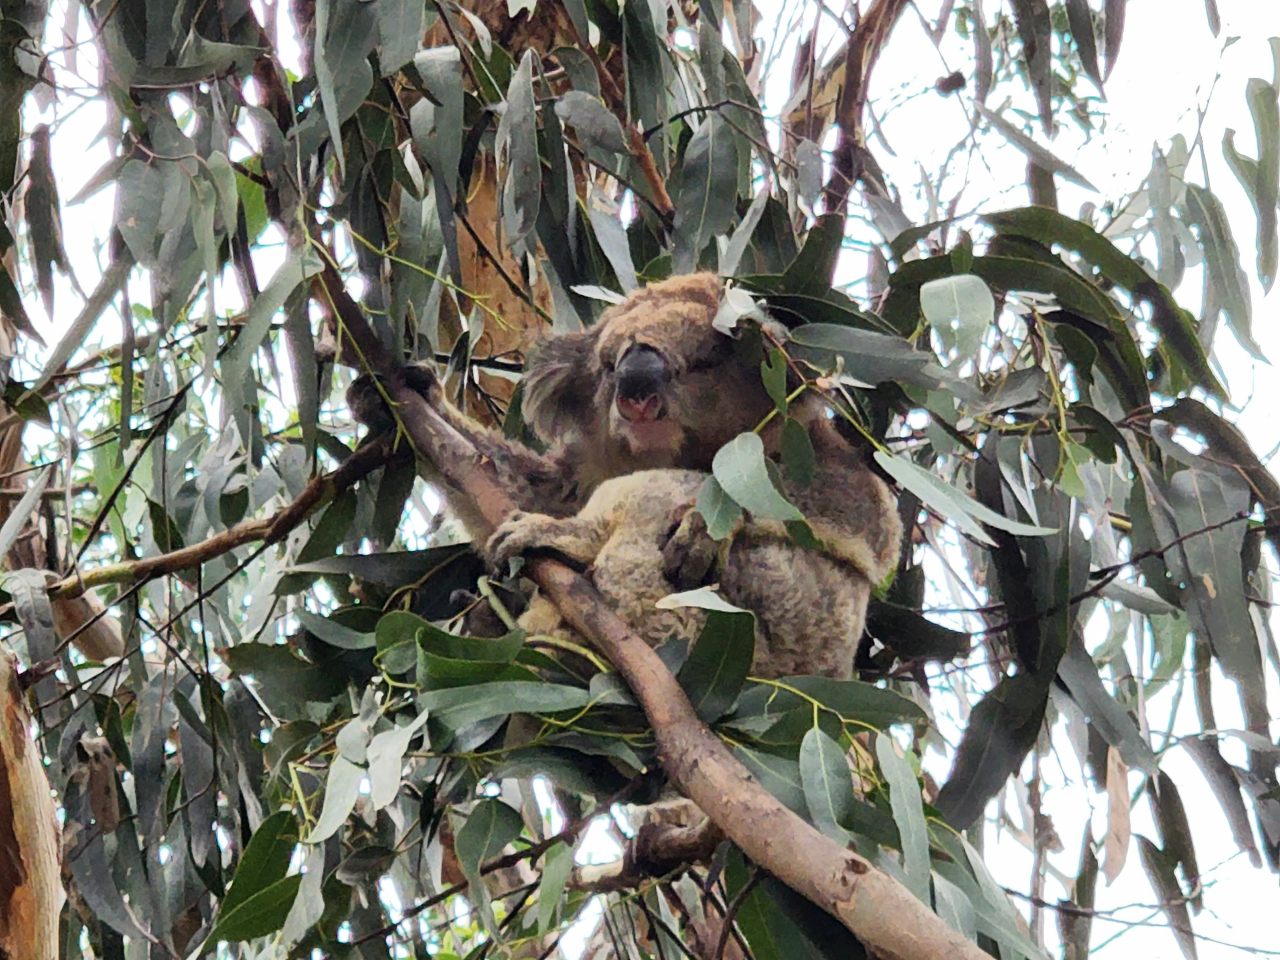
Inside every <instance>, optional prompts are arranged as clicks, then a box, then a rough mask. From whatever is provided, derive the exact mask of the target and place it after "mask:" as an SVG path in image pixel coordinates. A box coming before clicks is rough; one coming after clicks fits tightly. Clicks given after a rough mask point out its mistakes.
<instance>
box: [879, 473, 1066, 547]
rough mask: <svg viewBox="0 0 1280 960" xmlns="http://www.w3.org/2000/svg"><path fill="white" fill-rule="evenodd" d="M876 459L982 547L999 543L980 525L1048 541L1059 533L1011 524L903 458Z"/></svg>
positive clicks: (1012, 521)
mask: <svg viewBox="0 0 1280 960" xmlns="http://www.w3.org/2000/svg"><path fill="white" fill-rule="evenodd" d="M875 456H876V463H878V464H880V466H881V467H882V468H883V469H884V471H885V472H886V473H888V474H889V476H891V477H893V479H894V480H896V481H898V483H900V484H902V485H903V486H904V487H906V488H907V489H908V490H910V491H911V492H912V493H914V494H915V495H916V496H917V497H919V498H920V499H921V500H922V501H923V502H924V503H925V504H926V505H928V506H929V507H932V508H933V509H934V510H936V511H938V513H940V514H941V515H942V516H944V517H946V518H947V519H948V520H952V521H954V522H955V524H956V526H958V527H959V528H960V529H961V530H963V531H964V532H965V533H967V534H969V535H970V536H971V537H973V538H974V539H976V540H978V541H979V542H980V543H985V544H987V545H988V546H992V545H994V543H995V541H993V540H992V539H991V538H990V537H989V536H987V534H986V531H984V530H983V529H982V527H980V526H979V525H978V524H979V522H981V523H985V524H987V525H988V526H992V527H996V528H997V529H1000V530H1006V531H1008V532H1009V533H1012V534H1016V535H1017V536H1022V537H1044V536H1048V535H1049V534H1052V533H1057V532H1058V531H1057V529H1056V528H1049V527H1038V526H1033V525H1031V524H1029V523H1019V522H1018V521H1016V520H1010V519H1009V518H1008V517H1005V516H1002V515H1001V514H998V513H996V512H995V511H994V510H991V509H989V508H988V507H986V506H984V505H983V504H981V503H979V502H978V501H977V500H974V499H973V498H972V497H968V496H965V495H964V494H963V493H961V492H960V491H959V490H957V489H956V488H955V487H953V486H952V485H951V484H949V483H946V482H945V481H943V480H942V479H941V478H939V477H937V476H935V475H934V474H933V473H931V472H930V471H928V470H925V469H924V468H923V467H920V466H918V465H916V464H915V463H912V462H911V461H910V460H907V459H904V458H903V457H894V456H890V455H889V454H887V453H885V452H884V451H882V450H877V451H876V455H875Z"/></svg>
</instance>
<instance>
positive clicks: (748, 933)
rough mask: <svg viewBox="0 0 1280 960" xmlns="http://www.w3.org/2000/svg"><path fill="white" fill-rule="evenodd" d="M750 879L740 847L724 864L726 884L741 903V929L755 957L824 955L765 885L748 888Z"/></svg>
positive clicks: (777, 959) (810, 959) (784, 959)
mask: <svg viewBox="0 0 1280 960" xmlns="http://www.w3.org/2000/svg"><path fill="white" fill-rule="evenodd" d="M748 880H749V874H748V872H747V861H746V858H745V857H744V856H743V855H742V851H740V850H739V849H738V848H737V847H734V848H732V850H731V851H730V853H729V859H728V861H727V863H726V865H725V884H726V887H727V889H728V891H729V894H730V896H732V897H734V898H735V900H736V898H737V897H742V899H741V901H740V902H738V915H737V921H738V928H739V929H740V930H741V931H742V935H743V938H744V939H745V940H746V941H747V945H748V946H749V947H750V948H751V956H752V957H754V958H755V960H820V958H821V956H822V955H821V954H819V953H818V952H817V951H816V950H814V948H813V945H812V944H810V943H809V941H808V940H807V939H806V938H805V936H804V934H803V933H802V932H801V931H800V930H799V929H798V928H797V927H796V925H795V924H794V923H792V922H791V921H790V920H789V919H787V917H786V915H785V914H783V912H782V910H781V908H780V907H779V906H778V903H777V902H776V901H775V900H774V899H773V898H772V897H770V896H769V894H768V893H766V892H765V890H764V889H763V888H764V884H763V883H761V884H758V885H757V886H756V887H755V888H754V889H752V890H749V891H745V893H744V888H745V887H746V885H747V882H748Z"/></svg>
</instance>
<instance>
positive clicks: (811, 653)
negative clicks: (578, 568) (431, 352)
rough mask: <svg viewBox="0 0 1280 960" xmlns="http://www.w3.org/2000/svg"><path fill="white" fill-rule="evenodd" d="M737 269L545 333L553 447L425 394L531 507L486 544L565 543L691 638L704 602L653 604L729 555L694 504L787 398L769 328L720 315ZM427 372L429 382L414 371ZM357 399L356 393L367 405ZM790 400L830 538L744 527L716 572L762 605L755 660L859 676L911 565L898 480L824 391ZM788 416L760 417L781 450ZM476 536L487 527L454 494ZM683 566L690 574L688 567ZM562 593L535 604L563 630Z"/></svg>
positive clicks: (545, 413)
mask: <svg viewBox="0 0 1280 960" xmlns="http://www.w3.org/2000/svg"><path fill="white" fill-rule="evenodd" d="M722 290H723V285H722V282H721V281H720V280H719V278H718V277H716V276H714V275H712V274H695V275H691V276H684V277H677V278H674V279H672V280H667V281H664V282H661V283H656V284H653V285H651V286H649V287H648V288H646V289H644V290H640V291H637V292H636V293H634V294H632V295H631V296H630V297H628V298H627V300H626V301H625V302H624V303H621V304H619V305H617V306H616V307H613V308H611V309H610V310H608V311H606V312H605V314H604V315H603V316H602V317H601V319H600V320H599V322H598V323H596V325H595V326H593V327H591V328H590V329H588V330H585V331H582V332H579V333H572V334H563V335H560V336H557V337H552V338H550V339H549V340H547V341H546V342H545V343H544V344H543V345H542V346H541V347H540V348H539V349H538V350H536V351H535V352H534V353H533V355H532V356H531V357H530V358H529V361H528V364H527V365H526V366H527V372H526V374H525V379H524V401H523V411H524V416H525V421H526V423H527V424H528V425H529V426H530V428H531V429H532V430H533V432H534V433H535V434H536V435H537V436H538V437H539V438H540V439H541V440H543V441H545V442H546V443H547V444H548V446H549V450H548V452H547V453H545V454H540V453H537V452H535V451H533V450H530V449H529V448H527V447H525V446H523V445H521V444H518V443H513V442H511V441H509V440H507V439H506V438H504V437H502V436H501V435H500V434H498V433H497V432H495V431H493V430H489V429H487V428H484V427H481V426H479V425H478V424H476V423H474V422H473V421H471V420H470V419H469V418H467V417H466V416H465V415H464V414H462V413H461V412H459V411H458V410H456V409H455V408H453V407H452V406H450V405H448V404H447V403H445V402H444V401H443V399H442V397H441V395H440V391H439V389H438V387H436V386H433V387H432V388H431V389H429V390H424V391H423V392H424V394H425V395H426V396H427V397H428V400H429V401H430V402H431V403H433V404H434V405H435V406H436V407H437V409H439V410H441V412H442V413H443V414H444V415H445V416H446V418H447V419H448V420H449V421H450V422H451V423H452V424H453V426H454V427H455V428H456V429H458V430H459V431H461V432H462V433H464V434H465V435H466V436H467V437H468V438H469V439H470V440H471V441H472V443H474V444H475V445H476V447H477V448H478V449H479V450H480V452H481V453H483V454H484V455H485V456H487V457H488V458H489V459H490V460H491V461H492V462H493V464H494V466H495V467H496V469H497V470H498V473H499V476H500V478H501V479H502V480H503V481H504V482H505V483H506V484H507V486H508V489H510V490H511V491H513V494H514V496H515V499H516V500H517V503H518V505H519V507H520V510H521V511H522V512H521V513H520V514H517V515H515V516H513V517H512V518H510V519H509V520H508V521H507V522H506V523H505V524H503V525H502V527H500V528H499V530H498V531H497V533H496V534H494V536H493V538H492V539H491V540H490V541H489V552H490V558H491V559H493V560H503V559H506V558H507V557H510V556H514V555H516V554H518V553H522V552H527V551H533V550H551V551H554V552H557V553H559V554H561V555H563V556H566V557H568V558H570V559H572V560H574V561H577V562H578V563H580V564H583V565H585V566H586V567H587V568H588V574H589V575H590V576H591V578H592V579H593V581H594V582H595V584H596V586H597V588H598V589H600V591H601V592H602V594H603V595H604V596H605V597H606V599H607V600H608V601H609V602H610V603H611V604H612V605H613V606H614V608H615V609H616V610H617V611H618V612H619V614H620V615H621V616H622V617H623V619H625V620H626V621H627V622H628V623H629V624H630V625H631V626H632V627H633V629H635V630H636V631H637V632H638V633H640V634H641V635H642V636H643V637H644V638H645V639H646V640H648V641H649V642H650V643H655V642H658V641H660V640H661V639H664V638H665V637H666V636H668V635H670V634H672V633H675V634H678V635H683V636H688V637H690V638H691V639H692V637H694V636H696V633H697V630H698V628H699V627H700V625H701V622H702V619H703V617H704V615H703V613H702V612H701V611H699V610H696V609H690V608H685V609H678V610H659V609H657V608H656V607H655V606H654V602H655V601H656V600H658V599H660V598H661V597H662V596H664V595H666V594H668V593H671V592H674V591H675V590H678V589H681V588H683V587H687V586H689V585H691V584H689V583H688V582H687V581H688V579H690V578H689V577H687V576H685V577H682V576H680V573H681V572H685V573H687V572H688V571H689V570H690V569H692V570H694V571H695V572H694V574H693V576H692V579H694V580H696V579H698V576H699V574H700V572H701V571H702V570H705V569H707V567H708V566H709V565H711V562H712V561H713V560H714V559H715V554H716V553H717V551H716V549H715V546H714V544H711V543H710V541H708V540H707V539H706V536H705V531H704V530H703V529H700V528H699V524H698V520H699V518H698V516H697V514H691V513H690V508H691V507H692V506H693V503H694V501H695V500H696V497H697V493H698V489H699V487H700V486H701V485H702V483H703V482H704V480H705V478H706V475H707V472H708V471H709V470H710V469H711V461H712V459H713V457H714V456H715V454H716V452H717V451H718V450H719V449H720V447H721V446H722V445H723V444H725V443H726V442H728V441H729V440H732V439H733V438H734V437H736V436H737V435H738V434H740V433H742V432H744V431H747V430H752V429H754V428H755V427H756V426H757V425H758V424H759V423H760V422H761V421H762V420H763V419H764V418H765V416H766V415H767V414H768V412H769V411H770V410H772V409H773V401H772V400H771V399H770V397H769V396H768V394H767V393H766V391H765V389H764V385H763V382H762V381H761V377H760V361H761V359H762V357H763V350H762V347H761V343H760V338H759V337H758V336H757V337H750V336H742V337H739V338H735V337H731V336H728V335H726V334H724V333H722V332H720V331H719V330H717V329H715V327H714V326H713V325H712V321H713V319H714V317H715V316H716V313H717V311H718V309H719V306H720V297H721V293H722ZM633 347H647V348H649V350H651V351H655V352H656V353H657V355H658V356H659V357H660V358H661V360H662V366H663V370H664V376H663V379H662V382H661V385H660V387H659V388H656V389H657V392H656V397H657V400H656V407H655V409H656V410H657V414H656V415H654V416H648V415H646V417H644V418H640V420H639V421H638V422H637V421H634V420H629V419H628V418H627V417H626V416H625V415H624V413H623V412H621V411H622V409H623V406H624V405H623V404H622V403H621V402H620V398H619V394H618V384H617V376H616V373H615V371H616V369H617V367H618V363H619V361H620V360H621V359H622V358H623V357H624V356H625V355H626V353H627V351H628V350H629V349H631V348H633ZM415 386H416V384H415ZM352 406H353V409H354V407H355V404H354V403H353V404H352ZM791 415H792V416H794V417H796V418H797V419H799V420H800V421H801V422H802V423H803V424H804V425H805V427H806V428H807V429H808V432H809V436H810V439H811V440H812V441H813V445H814V450H815V453H816V456H817V470H816V476H815V478H814V480H813V482H812V483H811V484H810V485H809V486H807V487H799V486H796V485H794V484H789V483H786V484H784V486H785V492H786V494H787V496H788V497H789V499H790V500H791V501H792V502H793V503H795V504H796V506H797V507H799V509H800V510H801V511H802V512H803V513H804V515H805V518H806V519H807V520H808V522H809V524H810V526H811V528H812V529H813V532H814V534H815V535H816V536H817V538H818V539H819V541H821V547H820V549H805V548H802V547H800V546H798V545H797V544H795V543H794V542H792V540H791V539H790V537H789V536H788V534H787V532H786V530H785V529H784V528H783V526H782V524H779V523H773V522H763V521H753V520H751V519H749V518H748V519H747V521H746V522H745V523H743V524H741V525H740V528H739V530H738V531H737V532H736V534H735V536H734V538H733V540H732V542H731V543H730V544H729V545H728V547H727V549H726V550H721V551H718V552H719V553H720V554H721V556H720V562H719V563H718V564H716V565H715V566H714V569H712V570H710V571H709V574H710V576H711V577H712V578H713V579H717V580H718V582H719V585H720V588H721V591H722V592H723V593H724V595H725V597H726V598H727V599H728V600H729V601H730V602H731V603H733V604H735V605H737V606H740V607H743V608H745V609H748V610H751V611H752V612H754V613H755V614H756V618H757V625H758V636H757V644H756V663H755V671H756V672H757V675H763V676H781V675H789V674H800V673H807V674H822V675H825V676H831V677H848V676H849V675H850V673H851V671H852V667H853V657H854V653H855V651H856V648H857V644H858V641H859V639H860V637H861V635H862V628H863V623H864V620H865V615H866V607H867V602H868V599H869V597H870V592H871V588H872V585H873V584H874V583H877V582H879V581H880V580H881V579H883V577H884V576H885V575H886V574H887V573H888V571H889V570H890V569H891V568H892V567H893V565H894V564H896V562H897V559H898V550H899V543H900V540H901V525H900V522H899V520H898V514H897V510H896V508H895V504H894V501H893V498H892V496H891V494H890V492H889V490H888V488H887V487H886V486H885V484H884V483H883V482H882V481H881V480H880V479H879V478H878V477H877V476H876V475H875V474H874V473H873V472H872V471H871V470H870V469H869V468H868V466H867V465H866V463H865V461H864V459H863V457H862V455H861V454H860V452H858V451H856V450H854V449H853V448H852V447H851V446H850V445H849V444H848V443H846V441H845V440H844V439H843V437H841V436H840V435H839V433H838V432H837V430H836V429H835V426H834V424H833V423H832V421H831V420H830V417H829V415H828V412H827V410H826V408H825V406H824V405H823V404H822V402H821V400H820V399H819V398H817V397H816V396H812V395H809V394H806V395H805V396H804V397H803V398H802V399H800V400H799V401H797V402H795V403H793V405H792V408H791ZM779 429H780V423H779V422H778V421H777V419H776V418H775V421H774V423H772V424H770V425H769V427H767V428H766V429H765V430H764V431H762V434H761V436H762V439H763V440H764V441H765V445H766V450H767V451H769V452H771V453H776V450H777V444H778V430H779ZM450 500H451V503H452V504H453V506H454V508H455V510H457V511H458V512H459V513H460V515H461V517H462V519H463V522H464V523H466V524H467V525H468V526H469V528H470V529H471V530H472V532H473V534H475V535H477V536H484V535H485V534H487V533H488V532H489V531H488V530H487V529H486V528H485V526H484V524H483V521H481V520H479V519H477V518H475V517H473V516H469V515H468V513H467V510H466V502H465V498H462V497H456V496H455V497H451V498H450ZM682 581H683V582H682ZM548 607H549V604H546V603H545V602H544V603H542V604H537V603H535V604H534V605H533V606H531V608H530V609H529V611H528V612H526V614H525V615H524V616H523V617H522V620H521V622H522V624H523V625H524V626H526V628H527V629H530V630H531V631H541V632H552V631H556V630H563V629H564V627H563V626H562V625H561V624H560V623H559V618H558V616H557V615H555V613H554V610H549V609H548Z"/></svg>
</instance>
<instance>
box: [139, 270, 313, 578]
mask: <svg viewBox="0 0 1280 960" xmlns="http://www.w3.org/2000/svg"><path fill="white" fill-rule="evenodd" d="M130 249H133V248H132V246H131V247H130ZM136 255H137V254H136V251H135V256H136ZM139 262H141V261H139ZM321 266H322V265H321V263H320V259H319V257H317V256H316V255H315V253H314V252H312V250H311V248H310V247H309V246H302V247H294V248H292V249H291V250H290V251H289V257H288V259H286V260H285V262H284V263H283V264H281V265H280V269H279V270H277V271H276V273H275V276H273V277H272V278H271V281H270V282H269V283H268V284H267V286H266V287H265V288H264V289H263V290H262V292H261V293H259V294H258V296H257V298H256V299H255V300H254V301H253V303H252V304H250V305H249V309H248V311H247V312H246V314H245V321H244V325H243V326H242V327H241V328H240V333H239V335H238V336H237V337H236V340H235V342H234V343H233V344H231V346H230V347H228V348H227V350H226V352H225V353H224V354H223V355H222V358H221V360H220V361H219V367H220V369H221V373H222V376H221V378H220V382H221V384H222V389H223V391H224V393H225V395H226V399H225V403H226V405H227V408H228V409H229V410H230V411H231V412H232V414H233V416H235V417H236V422H237V424H238V425H239V426H240V427H241V436H240V440H241V442H242V443H248V437H249V432H248V430H247V429H246V426H245V425H246V424H247V423H248V420H247V416H246V415H245V412H244V411H245V407H246V406H248V405H253V404H256V402H257V400H256V398H255V397H248V396H245V394H244V384H245V382H246V379H247V374H248V373H249V364H250V362H251V361H252V360H253V355H254V354H255V353H257V352H258V347H259V346H261V345H262V341H263V340H265V339H266V337H267V332H268V331H269V330H270V329H271V321H272V319H274V317H275V315H276V314H277V313H278V312H279V311H280V309H281V308H282V307H283V306H284V302H285V300H286V299H287V298H288V296H289V294H291V293H293V291H294V290H295V289H296V288H297V287H298V285H299V284H300V283H303V282H304V281H305V280H307V279H308V278H309V277H312V276H314V275H315V274H317V273H319V272H320V270H321ZM312 559H314V558H312Z"/></svg>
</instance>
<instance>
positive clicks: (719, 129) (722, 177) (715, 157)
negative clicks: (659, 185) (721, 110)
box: [674, 113, 738, 273]
mask: <svg viewBox="0 0 1280 960" xmlns="http://www.w3.org/2000/svg"><path fill="white" fill-rule="evenodd" d="M737 172H738V148H737V144H736V143H735V142H734V136H733V130H732V128H730V126H729V124H728V122H727V121H726V120H725V119H724V118H723V117H721V116H720V115H719V114H718V113H711V114H708V115H707V117H706V119H705V120H704V121H703V123H702V126H700V127H699V128H698V130H697V132H695V133H694V135H693V138H692V139H691V140H690V141H689V145H688V146H687V147H686V148H685V153H684V164H683V166H682V167H681V170H680V173H681V176H680V190H679V192H678V195H677V198H676V219H675V231H676V250H675V260H674V268H675V272H676V273H690V272H692V271H693V270H694V269H696V268H697V265H698V257H699V256H700V255H701V253H702V250H703V248H704V247H705V246H706V245H707V244H708V243H710V242H711V240H712V238H713V237H715V236H718V235H719V234H722V233H725V232H726V231H727V230H728V229H729V226H730V224H732V223H733V216H734V213H735V210H734V204H735V200H736V199H737V182H738V176H737Z"/></svg>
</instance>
